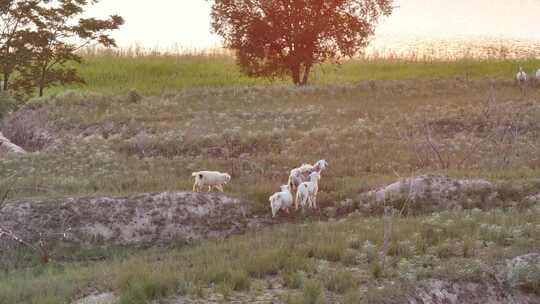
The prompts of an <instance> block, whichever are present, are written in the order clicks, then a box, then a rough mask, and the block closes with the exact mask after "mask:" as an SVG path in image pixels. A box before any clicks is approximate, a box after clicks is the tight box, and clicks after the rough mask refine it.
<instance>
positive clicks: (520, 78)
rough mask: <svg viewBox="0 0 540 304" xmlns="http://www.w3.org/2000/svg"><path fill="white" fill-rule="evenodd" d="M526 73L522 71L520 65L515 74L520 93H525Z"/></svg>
mask: <svg viewBox="0 0 540 304" xmlns="http://www.w3.org/2000/svg"><path fill="white" fill-rule="evenodd" d="M527 78H528V77H527V73H525V71H523V68H522V67H519V71H518V72H517V74H516V81H517V83H518V85H519V87H520V88H521V94H523V95H525V93H526V89H527V88H526V87H527Z"/></svg>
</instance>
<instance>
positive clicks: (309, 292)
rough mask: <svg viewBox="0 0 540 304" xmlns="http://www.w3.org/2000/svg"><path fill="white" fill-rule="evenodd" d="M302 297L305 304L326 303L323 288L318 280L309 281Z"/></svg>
mask: <svg viewBox="0 0 540 304" xmlns="http://www.w3.org/2000/svg"><path fill="white" fill-rule="evenodd" d="M302 295H303V297H304V301H303V303H304V304H322V303H325V301H324V292H323V288H322V286H321V283H320V282H318V281H317V280H308V281H307V282H306V284H305V285H304V288H303V289H302Z"/></svg>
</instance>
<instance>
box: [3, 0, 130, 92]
mask: <svg viewBox="0 0 540 304" xmlns="http://www.w3.org/2000/svg"><path fill="white" fill-rule="evenodd" d="M94 3H96V1H91V2H88V1H87V0H62V1H60V0H57V1H49V0H15V1H3V2H2V6H3V8H4V9H3V10H2V15H1V16H0V17H2V19H1V21H2V22H1V23H0V30H1V32H0V52H1V53H2V55H3V56H2V60H1V62H0V67H2V71H3V73H4V90H5V89H7V88H11V90H13V91H14V92H15V93H16V94H18V95H19V96H24V95H29V94H30V93H32V92H33V91H34V90H35V89H36V88H37V89H38V92H39V96H43V93H44V90H45V88H48V87H50V86H53V85H58V84H61V85H65V84H69V83H82V82H83V80H82V78H81V77H80V76H79V75H78V73H77V70H76V69H75V68H74V67H71V66H69V65H68V63H71V62H75V63H80V62H81V60H82V58H81V57H80V55H78V54H77V53H76V52H77V51H78V50H80V49H81V48H83V47H85V46H87V45H89V44H90V43H96V44H99V45H102V46H105V47H110V46H115V41H114V39H112V38H111V37H110V32H111V31H112V30H116V29H118V28H119V27H120V26H121V25H122V24H123V22H124V20H123V19H122V18H121V17H120V16H117V15H114V16H110V18H109V19H105V20H101V19H96V18H84V17H81V16H82V14H83V13H84V11H85V8H86V7H87V5H88V4H94ZM14 72H16V78H15V79H14V80H13V82H12V84H11V85H10V86H8V82H9V79H10V78H9V76H11V74H13V73H14Z"/></svg>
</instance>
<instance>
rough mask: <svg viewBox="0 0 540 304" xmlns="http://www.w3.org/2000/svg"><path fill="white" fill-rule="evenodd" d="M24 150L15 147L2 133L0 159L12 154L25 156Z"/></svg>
mask: <svg viewBox="0 0 540 304" xmlns="http://www.w3.org/2000/svg"><path fill="white" fill-rule="evenodd" d="M25 153H26V151H24V149H23V148H21V147H19V146H17V145H15V144H14V143H12V142H11V141H10V140H9V139H7V138H6V137H4V135H3V134H2V132H0V159H1V158H4V157H6V156H8V155H10V154H25Z"/></svg>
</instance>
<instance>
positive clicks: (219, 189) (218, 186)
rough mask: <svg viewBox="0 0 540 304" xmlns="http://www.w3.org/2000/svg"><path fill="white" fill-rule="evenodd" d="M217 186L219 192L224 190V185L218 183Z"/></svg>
mask: <svg viewBox="0 0 540 304" xmlns="http://www.w3.org/2000/svg"><path fill="white" fill-rule="evenodd" d="M215 187H216V189H218V191H219V192H223V186H222V185H217V186H215Z"/></svg>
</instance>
